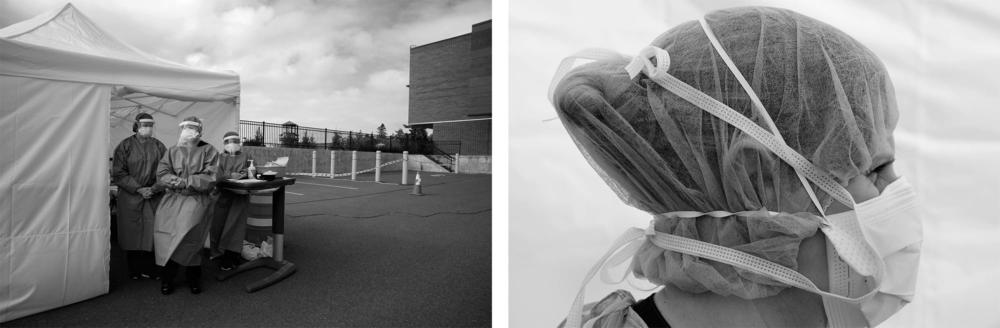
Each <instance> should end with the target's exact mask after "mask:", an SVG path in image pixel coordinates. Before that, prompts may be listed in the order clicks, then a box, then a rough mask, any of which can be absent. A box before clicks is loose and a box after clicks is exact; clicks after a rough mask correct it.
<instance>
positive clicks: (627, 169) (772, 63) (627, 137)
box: [554, 7, 897, 299]
mask: <svg viewBox="0 0 1000 328" xmlns="http://www.w3.org/2000/svg"><path fill="white" fill-rule="evenodd" d="M705 19H706V21H707V22H708V24H709V26H711V27H712V29H713V31H714V34H715V36H716V37H717V38H718V39H719V41H720V43H721V44H722V47H723V48H724V49H725V50H726V52H727V53H728V54H729V56H730V57H731V58H732V60H733V61H734V62H735V64H736V66H737V68H738V69H739V71H740V72H742V73H743V75H744V76H745V77H746V78H747V80H748V81H749V82H750V86H751V88H753V90H754V91H755V92H756V93H757V94H758V96H759V97H760V100H761V101H762V103H763V104H764V106H765V108H766V110H767V115H769V116H770V117H771V118H772V119H773V120H774V123H775V125H776V126H777V128H778V130H779V131H780V133H781V135H782V136H783V137H784V139H785V141H786V142H787V144H788V146H790V147H791V148H792V149H794V150H796V151H797V152H799V153H800V154H802V155H803V156H804V157H805V158H807V159H809V160H810V161H811V162H812V163H813V164H815V165H816V166H818V167H819V168H820V169H823V170H825V171H827V172H828V173H829V174H831V175H832V176H833V177H834V178H835V179H836V180H837V181H838V182H840V183H841V184H845V185H846V183H847V181H848V180H850V179H851V178H853V177H856V176H859V175H862V174H868V173H869V172H870V171H871V170H872V169H873V168H875V167H878V166H880V165H882V164H885V163H887V162H889V161H891V160H892V159H893V140H892V130H893V129H894V127H895V125H896V120H897V110H896V102H895V99H894V95H893V94H894V92H893V88H892V83H891V81H890V80H889V76H888V73H887V72H886V70H885V68H884V66H883V65H882V63H881V62H880V61H879V59H878V58H877V57H876V56H875V54H874V53H872V52H871V51H870V50H868V49H867V48H865V47H864V46H863V45H861V44H860V43H858V42H857V41H856V40H854V39H852V38H851V37H849V36H847V35H846V34H844V33H843V32H841V31H839V30H837V29H836V28H834V27H832V26H830V25H827V24H825V23H822V22H820V21H817V20H815V19H812V18H809V17H806V16H803V15H801V14H798V13H795V12H793V11H789V10H784V9H776V8H765V7H745V8H733V9H726V10H720V11H715V12H712V13H710V14H708V15H707V16H706V17H705ZM651 45H653V46H657V47H660V48H663V49H665V50H666V51H667V52H668V53H669V54H670V59H671V62H670V67H669V71H668V72H669V74H671V75H673V76H674V77H676V78H678V79H680V80H681V81H684V82H685V83H687V84H689V85H691V86H692V87H694V88H696V89H699V90H700V91H702V92H704V93H705V94H707V95H709V96H711V97H713V98H715V99H716V100H719V101H720V102H722V103H724V104H726V105H728V106H729V107H732V108H733V109H735V110H736V111H737V112H739V113H741V114H743V115H744V116H747V117H749V118H750V119H752V120H753V121H754V122H756V123H757V124H758V125H760V126H761V127H764V128H765V129H767V125H766V123H765V121H764V120H763V119H762V117H761V116H760V115H759V113H758V112H757V111H755V110H754V109H753V107H752V104H751V101H750V99H749V96H748V95H747V94H746V92H745V91H744V90H743V89H742V88H741V86H740V84H739V82H738V81H737V80H736V78H735V77H734V75H733V73H732V72H731V71H730V70H729V68H728V67H727V66H726V64H725V63H724V62H723V61H722V59H721V57H720V55H719V54H718V53H717V52H716V51H715V50H714V48H713V47H712V45H711V43H710V41H709V39H708V37H707V36H706V35H705V31H704V30H702V28H701V26H700V25H699V24H698V22H696V21H691V22H687V23H684V24H681V25H678V26H676V27H675V28H673V29H670V30H668V31H667V32H665V33H664V34H662V35H660V36H659V37H657V38H656V39H655V40H654V41H653V42H652V43H651ZM637 48H639V47H637ZM627 63H628V62H627V59H624V58H623V59H621V60H605V61H598V62H593V63H589V64H586V65H583V66H580V67H577V68H576V69H574V70H573V71H571V72H570V74H568V75H567V76H566V77H565V78H564V79H563V80H562V81H561V82H560V83H559V85H558V87H557V88H556V90H555V97H554V103H555V106H556V109H557V112H558V113H559V116H560V119H561V120H562V122H563V125H564V126H565V127H566V129H567V131H568V132H569V134H570V135H571V136H572V138H573V140H574V141H575V142H576V144H577V146H578V148H579V149H580V151H581V152H582V153H583V154H584V157H585V158H587V160H588V162H590V164H591V166H593V167H594V169H595V170H596V171H598V173H599V175H600V176H601V177H602V178H603V179H604V180H605V182H607V184H608V185H609V186H610V187H611V188H612V189H613V190H614V191H615V192H616V193H617V194H618V196H619V197H620V198H621V199H622V200H623V201H624V202H626V203H628V204H629V205H631V206H634V207H636V208H639V209H642V210H644V211H647V212H650V213H666V212H671V211H700V212H707V211H715V210H723V211H729V212H740V211H758V212H757V213H759V215H756V214H753V215H741V216H730V217H725V218H712V217H707V216H703V217H700V218H690V219H677V218H669V219H668V218H657V221H656V222H655V228H656V230H657V231H660V232H665V233H671V234H674V235H679V236H682V237H688V238H693V239H698V240H702V241H706V242H710V243H714V244H718V245H722V246H726V247H730V248H733V249H736V250H740V251H744V252H746V253H749V254H751V255H755V256H758V257H762V258H764V259H767V260H770V261H773V262H775V263H779V264H781V265H784V266H787V267H789V268H792V269H797V263H796V255H797V254H798V248H799V245H800V244H801V241H802V240H803V239H804V238H807V237H810V236H812V235H813V234H815V233H816V229H817V228H818V223H817V221H816V220H815V216H814V215H815V214H818V213H819V212H818V211H817V210H816V208H815V206H814V205H812V202H811V201H810V199H809V197H808V195H807V193H806V192H805V189H804V188H805V187H804V186H803V185H802V184H801V183H800V182H799V180H798V179H797V177H796V175H795V171H794V170H793V169H792V168H791V167H790V166H788V165H787V164H785V163H784V162H783V161H781V159H779V158H778V157H777V156H776V155H774V154H772V153H771V152H770V151H768V150H767V149H765V148H764V147H763V146H761V145H760V144H759V143H758V142H757V141H755V140H754V139H752V138H750V137H749V136H747V135H746V134H744V133H743V132H742V131H740V130H738V129H736V128H735V127H733V126H731V125H729V124H727V123H725V122H723V121H722V120H720V119H718V118H716V117H714V116H712V115H711V114H709V113H707V112H705V111H703V110H702V109H700V108H698V107H696V106H694V105H692V104H690V103H688V102H686V101H685V100H683V99H681V98H679V97H678V96H676V95H674V94H672V93H671V92H669V91H666V90H664V89H663V88H662V87H661V86H659V85H658V84H656V83H655V82H653V81H651V80H649V79H648V78H647V77H646V76H645V75H643V74H640V75H639V76H637V77H636V78H635V79H634V80H632V79H630V78H629V76H628V74H627V73H626V72H625V70H624V69H623V67H624V66H625V65H626V64H627ZM815 190H816V195H817V196H818V197H819V199H820V202H821V204H822V205H823V206H824V207H827V206H829V205H830V203H831V202H832V199H831V198H830V196H829V195H827V194H825V193H824V192H822V191H821V190H819V189H815ZM766 211H774V212H778V214H775V215H771V214H767V212H766ZM632 270H633V272H634V273H636V275H637V276H639V277H644V278H646V279H648V280H650V281H651V282H653V283H656V284H660V285H663V284H668V283H669V284H673V285H675V286H677V287H678V288H680V289H682V290H685V291H687V292H691V293H701V292H706V291H711V292H714V293H717V294H720V295H736V296H739V297H741V298H744V299H754V298H760V297H766V296H771V295H774V294H777V293H778V292H780V291H781V290H782V289H784V288H785V286H784V285H782V284H780V283H777V282H774V281H772V280H770V279H767V278H763V277H762V276H758V275H756V274H753V273H751V272H748V271H743V270H741V269H737V268H733V267H731V266H728V265H725V264H720V263H717V262H714V261H708V260H702V259H699V258H697V257H694V256H690V255H685V254H680V253H675V252H671V251H666V250H664V249H661V248H659V247H656V246H654V245H652V244H650V243H648V242H647V243H645V244H644V245H643V246H642V248H641V249H640V250H639V252H638V253H637V255H636V256H635V261H634V262H633V267H632Z"/></svg>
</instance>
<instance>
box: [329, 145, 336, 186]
mask: <svg viewBox="0 0 1000 328" xmlns="http://www.w3.org/2000/svg"><path fill="white" fill-rule="evenodd" d="M336 153H337V151H335V150H332V149H331V150H330V179H333V175H334V174H336V173H335V172H336V171H334V170H333V167H334V166H333V164H334V163H336V161H335V159H337V158H336V157H334V155H333V154H336Z"/></svg>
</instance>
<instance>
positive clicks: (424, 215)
mask: <svg viewBox="0 0 1000 328" xmlns="http://www.w3.org/2000/svg"><path fill="white" fill-rule="evenodd" d="M492 210H493V209H492V208H487V209H482V210H475V211H442V212H434V213H430V214H417V213H410V212H396V211H393V212H386V213H379V214H375V215H358V216H355V215H340V214H333V213H311V214H301V215H291V214H286V216H288V217H291V218H306V217H310V216H321V215H328V216H335V217H341V218H347V219H374V218H378V217H383V216H388V215H405V216H415V217H421V218H427V217H432V216H435V215H441V214H459V215H471V214H480V213H485V212H489V211H492Z"/></svg>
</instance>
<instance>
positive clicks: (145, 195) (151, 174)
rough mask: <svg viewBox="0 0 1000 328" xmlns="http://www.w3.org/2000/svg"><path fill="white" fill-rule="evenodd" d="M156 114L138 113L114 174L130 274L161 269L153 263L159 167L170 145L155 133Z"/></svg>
mask: <svg viewBox="0 0 1000 328" xmlns="http://www.w3.org/2000/svg"><path fill="white" fill-rule="evenodd" d="M154 123H155V122H154V121H153V116H152V115H149V114H147V113H140V114H138V115H136V117H135V122H134V123H133V125H132V132H135V134H134V135H132V136H130V137H128V138H125V139H124V140H122V141H121V142H120V143H118V146H117V147H115V155H114V159H113V162H112V173H111V177H112V179H114V183H115V185H117V186H118V190H119V192H118V197H117V202H118V204H117V205H118V245H119V246H121V248H122V249H123V250H125V255H126V256H125V258H126V262H128V272H129V276H130V277H131V278H132V279H133V280H135V279H139V278H140V277H142V278H150V277H152V276H154V275H156V274H158V272H156V271H157V270H156V269H155V266H154V264H153V262H154V260H153V219H154V213H155V211H156V207H157V206H158V205H159V202H160V198H161V197H162V196H163V190H164V186H163V185H162V184H158V183H156V182H157V179H156V167H157V165H158V164H159V162H160V158H162V157H163V154H164V153H166V151H167V147H166V146H164V145H163V143H162V142H160V140H157V139H156V138H155V137H153V125H154Z"/></svg>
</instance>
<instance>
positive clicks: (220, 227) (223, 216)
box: [212, 131, 252, 271]
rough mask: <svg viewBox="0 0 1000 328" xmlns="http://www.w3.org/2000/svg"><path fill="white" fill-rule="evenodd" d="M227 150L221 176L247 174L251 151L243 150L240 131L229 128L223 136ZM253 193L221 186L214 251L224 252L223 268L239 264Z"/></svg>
mask: <svg viewBox="0 0 1000 328" xmlns="http://www.w3.org/2000/svg"><path fill="white" fill-rule="evenodd" d="M222 143H223V146H222V147H223V150H224V151H223V153H222V154H220V155H219V170H218V178H219V180H224V179H236V180H239V179H243V178H246V177H247V167H248V166H249V163H250V160H251V159H252V158H250V155H249V154H247V153H245V152H243V151H242V150H241V140H240V135H239V134H237V133H236V132H232V131H230V132H226V134H225V136H223V137H222ZM249 206H250V196H249V195H240V194H236V193H233V192H231V191H228V190H226V189H220V190H219V200H218V201H217V202H216V207H215V218H214V219H213V220H212V255H213V256H221V258H220V261H219V269H221V270H222V271H229V270H231V269H233V268H234V267H235V266H236V265H237V264H239V259H240V251H241V250H242V248H243V239H244V238H245V237H246V227H247V210H248V209H249Z"/></svg>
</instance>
